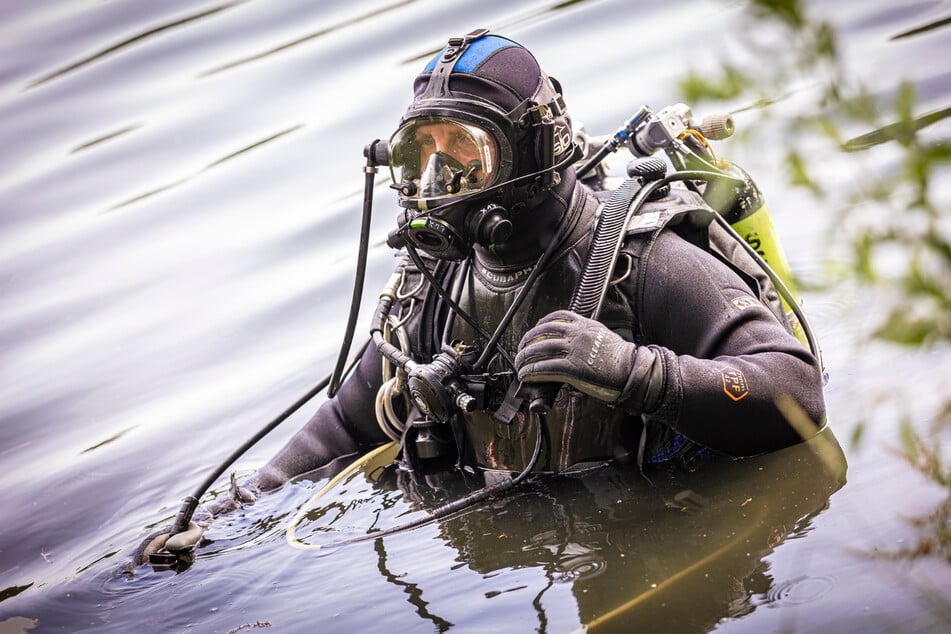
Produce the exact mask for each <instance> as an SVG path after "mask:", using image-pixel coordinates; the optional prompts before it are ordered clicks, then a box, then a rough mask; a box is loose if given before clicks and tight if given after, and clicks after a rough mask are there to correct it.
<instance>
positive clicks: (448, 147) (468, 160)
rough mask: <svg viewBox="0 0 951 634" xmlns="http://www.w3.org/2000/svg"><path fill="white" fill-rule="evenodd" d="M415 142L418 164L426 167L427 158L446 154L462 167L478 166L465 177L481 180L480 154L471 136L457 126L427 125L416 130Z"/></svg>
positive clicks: (448, 124) (446, 124)
mask: <svg viewBox="0 0 951 634" xmlns="http://www.w3.org/2000/svg"><path fill="white" fill-rule="evenodd" d="M416 142H417V143H418V144H419V152H420V157H419V164H420V165H426V164H427V163H428V162H429V157H431V156H432V155H433V154H435V153H437V152H442V153H443V154H447V155H449V156H451V157H452V158H454V159H455V160H457V161H458V162H459V163H461V164H462V165H467V166H468V165H472V166H476V165H478V166H479V167H478V169H475V170H473V171H472V172H471V174H467V175H466V176H467V177H471V178H475V179H477V180H479V181H481V180H482V176H483V170H482V168H481V165H482V153H481V152H480V148H479V147H478V146H477V145H476V143H475V141H474V140H473V138H472V136H471V135H468V134H466V133H465V132H464V131H463V130H462V129H461V128H460V127H459V126H458V125H453V124H451V123H429V124H425V125H421V126H419V127H417V128H416ZM493 159H494V157H493ZM493 162H494V160H493Z"/></svg>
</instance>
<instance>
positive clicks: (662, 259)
mask: <svg viewBox="0 0 951 634" xmlns="http://www.w3.org/2000/svg"><path fill="white" fill-rule="evenodd" d="M567 180H568V179H566V181H567ZM562 185H563V187H562V188H560V190H561V194H562V195H561V205H562V208H561V209H560V210H559V211H560V212H561V211H565V209H566V208H567V211H565V213H564V215H563V221H564V223H566V224H571V227H570V230H569V231H567V236H564V234H562V236H563V237H562V240H563V242H564V247H563V248H562V249H561V250H560V251H559V255H558V257H556V258H555V259H554V261H553V262H552V264H551V268H552V270H553V271H554V272H553V273H552V274H551V275H548V274H547V273H546V275H545V276H543V277H542V278H541V279H540V280H539V281H538V284H539V285H540V287H541V286H544V285H545V284H548V285H549V286H550V287H555V286H558V285H560V286H561V287H563V288H565V289H566V291H565V292H564V293H562V295H561V297H559V298H557V300H556V301H554V302H552V301H551V297H550V295H551V294H549V295H548V297H549V300H548V301H543V299H540V298H539V297H536V298H535V300H532V299H530V300H529V301H528V302H526V304H528V305H529V307H528V308H526V309H525V312H526V316H525V318H524V319H521V320H519V319H516V320H515V321H514V322H513V325H512V328H511V330H512V332H510V333H507V334H506V337H504V338H503V344H504V345H506V346H508V348H509V351H510V353H511V355H512V356H514V354H515V352H516V351H515V350H514V349H512V348H513V347H514V346H515V345H517V343H515V344H513V343H512V342H518V341H519V340H520V338H521V336H522V334H523V333H524V332H525V331H526V330H527V329H528V328H529V327H531V326H532V325H534V321H535V320H537V319H538V318H539V317H541V316H543V315H544V314H547V313H548V312H550V311H551V310H555V309H558V308H565V307H566V306H567V300H568V298H569V297H570V292H571V289H572V288H573V286H574V283H575V280H576V279H577V275H578V271H579V269H580V267H581V263H582V262H583V256H584V253H585V252H586V249H587V244H588V242H587V241H588V238H586V236H588V235H590V229H591V226H592V224H593V222H594V211H595V210H596V209H597V206H598V201H597V200H596V195H595V193H594V192H592V191H591V190H589V189H588V188H586V187H584V186H582V185H575V184H574V182H573V179H571V180H570V181H568V182H564V183H562ZM566 188H567V190H566ZM572 188H573V191H572ZM555 198H557V197H553V201H554V199H555ZM569 199H570V201H571V203H570V205H569V204H567V201H568V200H569ZM550 204H553V205H554V204H556V203H555V202H552V203H550ZM656 204H663V201H660V202H659V203H656ZM537 211H538V210H537V209H535V210H531V211H530V212H526V213H536V212H537ZM538 217H542V215H541V214H538ZM532 258H534V255H532ZM484 259H485V258H483V260H484ZM516 259H517V258H516ZM526 262H527V263H531V262H534V259H529V260H524V261H523V264H522V267H524V264H525V263H526ZM483 264H491V263H488V262H483ZM496 264H497V265H498V266H499V267H500V269H506V267H507V270H518V269H519V265H518V262H515V261H513V260H511V257H510V261H509V262H507V263H496ZM635 266H636V267H642V268H643V271H642V275H641V276H640V277H638V276H637V275H628V276H627V277H626V279H622V280H621V281H620V282H619V283H617V284H615V285H613V286H612V287H611V295H609V300H610V298H611V297H612V296H613V297H614V300H615V301H614V305H615V308H616V310H612V309H611V304H610V301H609V302H608V305H607V307H606V309H605V310H604V311H603V312H602V314H601V317H600V319H601V321H603V322H604V323H605V324H606V325H607V326H608V327H610V328H611V329H613V330H614V331H615V332H617V333H618V334H620V335H621V336H622V337H623V338H625V339H626V340H628V341H635V342H636V343H637V344H638V345H639V346H651V347H653V348H654V350H656V351H658V352H660V355H654V358H655V359H659V360H660V361H661V363H662V366H663V367H662V368H660V369H659V370H658V372H659V374H658V375H657V376H659V377H661V378H662V380H663V389H662V390H661V392H660V393H659V396H655V397H654V398H651V399H650V401H649V402H645V398H646V397H645V394H644V390H643V389H641V387H642V386H639V385H636V384H629V385H628V386H626V389H625V390H624V392H623V393H622V396H621V400H620V401H619V402H618V403H617V404H616V405H614V406H606V405H604V404H599V406H600V407H602V408H604V411H606V412H608V413H609V414H610V417H613V420H614V421H615V427H616V428H617V429H616V430H615V432H616V436H617V437H616V442H617V444H618V445H619V447H620V448H621V449H622V450H626V451H627V452H628V453H629V454H636V453H637V451H638V445H640V453H641V458H642V459H643V462H645V463H652V462H653V463H658V462H664V461H666V460H669V459H673V458H676V457H681V458H682V457H683V456H685V455H693V454H696V453H697V452H702V451H705V450H706V449H712V450H714V451H716V452H720V453H723V454H727V455H731V456H746V455H753V454H758V453H762V452H766V451H771V450H775V449H778V448H781V447H785V446H788V445H791V444H794V443H796V442H798V441H799V440H800V439H801V434H799V433H797V432H795V431H794V430H793V429H792V428H791V426H790V425H789V423H788V422H787V421H786V419H785V418H784V417H783V416H782V415H781V414H780V412H779V410H778V409H777V407H776V405H775V402H776V399H777V397H779V396H780V395H781V394H785V395H788V396H790V397H792V399H793V400H794V401H795V402H796V403H797V404H798V405H799V406H800V407H801V408H802V410H803V411H804V412H805V413H806V415H807V416H808V417H809V419H811V420H812V421H815V425H816V427H815V428H816V430H818V428H819V425H820V422H821V421H822V420H823V418H824V403H823V395H822V378H821V370H820V368H819V367H818V363H817V361H816V359H815V358H814V357H813V356H812V355H811V354H810V353H809V352H808V351H807V350H805V349H804V347H803V346H802V345H801V344H800V343H799V342H798V341H797V340H796V339H795V338H794V337H793V336H792V335H791V334H790V333H789V331H788V329H787V325H786V324H783V323H781V321H780V320H779V319H778V318H777V317H776V316H775V315H774V314H773V312H771V311H770V310H769V309H767V308H766V307H765V306H764V305H763V304H762V303H761V302H760V301H759V300H758V299H757V292H756V289H755V288H753V287H752V286H755V283H753V282H751V281H750V280H749V279H744V277H743V276H742V274H741V273H738V272H737V271H735V270H733V269H732V268H731V267H730V266H728V265H727V264H726V263H725V261H724V258H722V257H718V256H717V254H715V253H711V252H708V251H707V250H705V249H702V248H699V247H698V246H695V245H694V244H692V243H690V242H689V241H688V240H686V239H684V238H683V237H681V236H680V235H678V233H676V232H675V231H673V230H670V229H665V230H664V231H662V232H661V234H660V235H658V236H657V240H656V242H655V243H654V245H653V248H652V250H651V252H650V256H649V258H648V259H647V261H645V262H640V263H639V264H638V263H635ZM559 267H560V268H559ZM473 268H474V269H476V270H480V267H479V266H474V267H473ZM481 270H482V271H483V273H484V274H485V271H491V266H489V267H486V266H482V267H481ZM615 275H616V276H617V277H620V278H623V277H624V276H623V275H621V273H619V272H616V273H615ZM483 277H484V275H483ZM638 279H642V280H643V282H642V283H638V282H637V280H638ZM546 280H547V282H546ZM489 281H490V282H491V280H489ZM483 282H485V280H483ZM517 285H518V280H517V279H516V281H515V283H514V286H517ZM751 285H752V286H751ZM482 286H483V287H484V286H485V284H484V283H483V285H482ZM483 291H484V288H483ZM502 295H504V297H505V298H506V299H500V300H498V303H499V304H500V305H499V306H496V307H495V312H494V314H495V315H501V312H502V311H503V310H504V308H505V306H504V305H502V304H506V303H507V302H508V298H510V297H511V296H512V293H509V294H504V293H503V294H502ZM463 296H465V293H464V294H463ZM490 299H491V297H490ZM533 302H534V304H533ZM559 304H560V305H559ZM495 319H496V321H497V319H498V317H496V318H495ZM435 320H436V323H435V324H432V323H430V324H429V327H430V328H433V326H435V327H434V328H433V329H434V330H435V331H436V332H439V331H441V329H442V325H443V323H444V322H445V316H444V315H443V316H441V317H440V316H439V314H438V313H437V316H436V317H435ZM457 321H458V320H457ZM624 322H629V323H624ZM419 323H421V322H418V321H417V322H416V325H415V326H414V327H415V328H419V327H420V326H419ZM412 334H413V333H411V339H412ZM416 352H417V353H419V352H420V351H416ZM422 352H423V354H421V355H420V354H417V358H419V359H420V360H421V361H423V362H425V361H427V360H428V359H426V358H425V354H426V353H427V352H428V353H430V354H431V351H422ZM381 382H382V374H381V362H380V356H379V353H378V352H377V351H376V349H375V348H373V346H370V348H368V350H367V352H366V353H365V354H364V356H363V359H362V360H361V362H360V364H359V365H358V367H357V368H356V370H355V372H354V374H353V375H352V376H351V377H350V378H349V379H348V380H347V381H346V382H345V384H344V385H343V386H342V387H341V389H340V390H339V392H338V393H337V394H336V396H335V397H334V398H332V399H330V400H329V401H327V402H326V403H324V404H323V405H322V406H321V407H320V409H319V410H318V411H317V413H316V415H315V416H314V417H313V418H312V419H311V420H310V421H309V422H308V423H307V424H306V425H305V426H304V427H303V428H302V429H301V430H300V431H299V432H297V434H296V435H295V436H294V437H293V438H292V439H291V440H290V441H289V442H288V444H287V445H286V446H285V447H284V448H283V449H282V450H281V451H280V452H279V453H278V454H277V455H276V456H274V458H272V459H271V460H270V462H269V463H268V464H267V465H266V466H265V467H263V468H262V469H261V470H260V471H259V472H258V473H257V474H256V475H255V476H254V477H253V478H252V480H251V483H250V484H251V485H252V486H254V487H255V488H257V489H259V490H268V489H272V488H274V487H276V486H279V485H280V484H282V483H283V482H285V481H286V480H288V479H290V478H292V477H294V476H296V475H300V474H303V473H307V472H312V471H314V470H322V471H323V472H325V473H326V472H329V471H331V470H335V469H337V468H339V467H340V466H341V465H342V463H343V462H344V461H347V460H349V459H351V458H352V457H354V456H355V455H358V454H359V453H361V452H364V451H366V450H367V449H368V448H370V447H371V446H373V445H375V444H379V443H381V442H384V441H385V440H387V438H386V436H385V435H384V434H383V432H382V431H381V430H380V428H379V427H378V425H377V422H376V417H375V413H374V400H375V396H376V393H377V390H378V389H379V387H380V385H381ZM568 392H571V394H568V396H569V397H570V399H574V400H570V399H569V400H568V401H566V402H569V403H584V402H588V401H593V400H594V399H592V398H591V397H588V396H585V395H583V394H581V393H579V392H574V391H572V390H567V389H566V388H565V389H563V391H562V395H563V397H564V396H565V395H566V394H567V393H568ZM597 424H601V421H600V419H599V420H598V421H590V422H587V423H586V421H585V420H578V421H575V422H574V426H575V427H576V428H578V429H583V428H584V427H585V425H597ZM642 429H647V430H649V433H645V434H644V435H643V436H642V434H641V432H642ZM615 432H612V433H615ZM565 434H566V436H567V432H565ZM496 436H498V434H496ZM645 439H647V442H646V448H645ZM496 441H497V442H498V438H497V439H496ZM611 442H615V440H612V441H611ZM554 447H555V449H554V451H556V452H557V450H558V445H557V444H555V445H554ZM602 453H603V452H602ZM608 457H609V456H608ZM548 464H549V467H550V468H552V469H553V470H562V469H561V468H554V467H553V466H552V465H554V464H555V462H554V461H552V460H549V462H548ZM480 466H488V467H492V466H498V465H492V464H488V465H486V464H483V465H480ZM503 468H504V467H503Z"/></svg>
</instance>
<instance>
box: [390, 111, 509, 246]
mask: <svg viewBox="0 0 951 634" xmlns="http://www.w3.org/2000/svg"><path fill="white" fill-rule="evenodd" d="M498 138H499V137H498V136H496V135H493V134H492V133H491V132H489V130H487V129H486V128H485V127H483V126H481V125H478V124H476V123H473V122H470V121H463V120H461V119H457V118H453V117H448V116H426V117H417V118H413V119H410V120H408V121H406V122H405V123H404V124H403V125H402V126H400V128H399V129H398V130H397V131H396V133H395V134H393V136H392V138H391V139H390V143H389V149H390V159H389V163H390V171H391V172H392V175H393V183H394V184H393V185H392V187H393V188H394V189H396V190H398V191H399V194H400V205H401V206H402V207H404V208H406V211H405V212H404V214H403V216H404V217H403V220H402V222H401V224H406V225H407V226H406V230H405V233H404V236H405V238H406V240H407V241H409V242H411V243H412V244H413V245H414V246H416V247H417V248H420V249H422V250H424V251H426V252H427V253H429V254H430V255H433V256H435V257H439V258H445V259H461V258H463V257H465V256H466V255H467V254H468V252H469V251H470V250H471V248H472V245H473V244H474V243H475V242H481V243H483V244H485V245H486V246H490V245H491V244H493V243H496V242H500V241H502V240H505V239H507V238H508V236H509V234H510V232H511V223H510V222H509V220H508V216H507V213H506V212H505V210H503V209H502V208H501V207H498V206H497V205H486V204H485V201H484V200H482V198H483V197H481V196H477V194H478V193H480V192H483V191H486V192H487V191H488V190H490V189H494V188H493V186H494V185H496V184H498V183H500V182H502V181H504V180H505V178H506V177H507V176H508V172H510V171H511V158H510V157H511V152H510V151H509V149H508V147H507V145H506V142H505V139H504V137H502V145H501V147H500V142H499V141H498V140H497V139H498ZM472 198H478V199H479V200H480V202H481V205H475V206H474V205H473V204H472V201H471V200H470V199H472ZM474 207H475V208H474Z"/></svg>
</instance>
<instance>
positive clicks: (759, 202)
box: [577, 103, 821, 363]
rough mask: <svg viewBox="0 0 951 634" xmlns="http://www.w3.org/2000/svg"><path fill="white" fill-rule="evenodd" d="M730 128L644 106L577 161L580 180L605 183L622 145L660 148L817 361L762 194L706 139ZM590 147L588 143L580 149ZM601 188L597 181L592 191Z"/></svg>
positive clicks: (711, 119) (641, 150)
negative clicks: (608, 161) (774, 294)
mask: <svg viewBox="0 0 951 634" xmlns="http://www.w3.org/2000/svg"><path fill="white" fill-rule="evenodd" d="M734 130H735V124H734V122H733V118H732V117H731V116H730V115H712V116H708V117H706V118H704V119H703V120H702V121H699V122H698V121H696V119H695V118H694V117H693V114H692V112H691V109H690V107H689V106H687V105H686V104H682V103H678V104H674V105H672V106H668V107H666V108H663V109H662V110H660V111H657V112H653V111H652V110H650V109H649V108H648V107H647V106H642V107H641V108H640V109H639V110H638V111H637V113H635V114H634V116H633V117H631V118H630V119H629V120H628V121H627V122H626V123H625V125H624V126H622V127H621V128H620V129H619V130H618V131H617V132H616V133H615V134H614V135H613V136H612V137H609V138H607V139H606V140H604V142H603V144H602V145H601V147H600V148H599V149H598V150H596V151H594V152H593V154H591V156H590V157H587V158H586V159H582V161H581V162H579V165H578V167H577V173H578V178H579V179H590V178H591V176H590V175H589V173H590V172H591V171H592V170H595V171H596V174H597V176H595V178H594V179H592V180H597V181H601V180H603V178H602V175H603V174H604V173H605V171H604V170H603V167H602V166H601V162H602V161H603V160H604V158H605V157H607V156H608V155H609V154H610V153H612V152H615V151H617V150H618V149H620V148H621V147H622V146H624V147H627V149H628V150H629V151H630V152H631V154H633V155H634V156H635V157H648V156H651V155H652V154H654V153H655V152H657V151H658V150H663V151H664V152H665V154H667V156H668V158H669V159H670V161H671V163H672V164H673V166H674V168H675V169H676V170H678V171H682V172H690V171H696V172H698V173H697V174H696V175H697V176H698V178H696V179H686V182H687V184H688V187H690V188H691V189H694V190H695V191H698V193H700V195H701V196H702V197H703V199H704V201H705V202H706V203H707V204H708V205H710V207H712V208H713V209H714V210H715V211H716V212H717V213H718V214H719V215H720V217H721V218H722V219H723V220H725V221H726V223H727V224H728V225H729V226H730V227H731V228H732V230H733V232H735V233H736V234H737V235H738V236H739V237H740V238H741V240H742V242H743V243H744V244H745V245H747V246H748V247H749V249H748V250H749V251H751V252H752V253H753V254H755V258H754V259H756V260H757V262H758V263H759V264H760V265H761V266H762V267H763V268H764V270H765V272H766V273H767V275H768V276H769V277H770V280H771V281H772V282H773V285H774V286H776V289H777V291H778V293H779V297H780V300H781V302H782V306H783V309H784V312H785V313H786V318H787V320H788V322H789V325H790V329H791V331H792V334H793V335H794V336H795V337H796V339H798V340H799V341H800V343H802V344H803V346H805V347H806V348H808V349H811V350H812V352H813V354H815V355H816V357H817V358H819V357H820V352H819V349H818V345H817V344H816V342H815V338H814V336H813V334H812V332H811V330H810V329H809V326H808V324H807V323H805V316H804V315H803V313H802V311H801V309H800V304H801V301H800V298H799V294H798V292H797V290H796V285H795V283H794V280H793V276H792V271H791V270H790V268H789V263H788V261H787V259H786V255H785V253H784V252H783V248H782V245H781V244H780V241H779V236H778V234H777V231H776V227H775V226H774V224H773V220H772V215H771V214H770V211H769V207H768V206H767V205H766V202H765V200H764V197H763V194H762V192H761V191H760V190H759V188H758V187H757V186H756V183H755V182H754V181H753V178H752V177H751V176H750V175H749V173H748V172H747V171H746V170H744V169H743V168H742V167H740V166H739V165H736V164H735V163H731V162H729V161H726V160H724V159H722V158H717V156H716V154H715V153H714V151H713V148H712V147H711V146H710V143H709V141H708V140H715V141H716V140H721V139H726V138H728V137H730V136H731V135H732V134H733V132H734ZM592 145H593V144H592V142H591V140H590V139H586V142H585V143H584V144H583V147H588V148H591V147H592ZM585 182H586V184H588V181H585ZM600 185H601V183H600V182H598V183H595V186H596V187H600ZM820 363H821V358H820Z"/></svg>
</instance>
